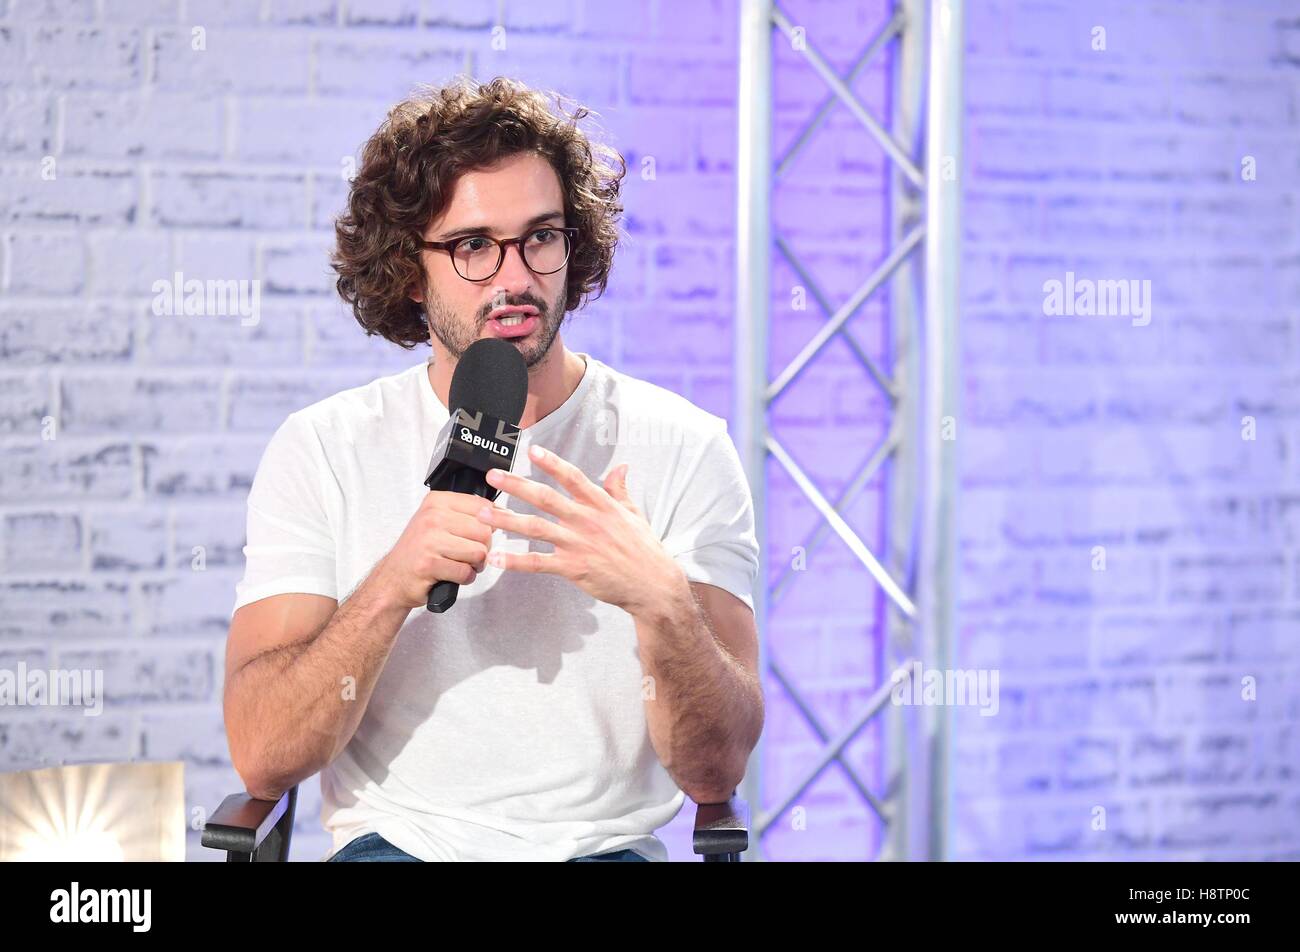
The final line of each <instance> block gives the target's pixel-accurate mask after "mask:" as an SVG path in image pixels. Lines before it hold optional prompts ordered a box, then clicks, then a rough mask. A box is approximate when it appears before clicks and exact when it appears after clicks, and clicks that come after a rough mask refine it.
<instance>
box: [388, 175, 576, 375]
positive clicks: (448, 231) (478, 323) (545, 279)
mask: <svg viewBox="0 0 1300 952" xmlns="http://www.w3.org/2000/svg"><path fill="white" fill-rule="evenodd" d="M565 224H566V223H565V220H564V195H563V192H562V190H561V188H560V178H559V176H558V175H556V174H555V169H553V168H552V167H551V165H550V163H549V162H547V161H546V160H545V159H543V158H542V157H540V156H538V155H534V154H531V153H525V154H520V155H515V156H511V157H509V158H507V159H503V160H502V161H501V162H499V163H497V164H496V165H493V166H490V167H488V168H483V169H476V170H474V171H470V172H466V173H464V174H463V175H461V177H460V178H459V179H457V181H456V184H455V185H454V186H453V189H452V195H451V201H449V202H448V203H447V206H446V207H445V208H444V209H443V211H442V214H441V215H440V216H439V217H437V218H435V219H434V220H433V221H432V222H430V224H429V227H428V228H426V229H425V231H424V237H425V239H426V240H429V241H447V240H451V239H453V238H465V237H470V236H473V235H491V236H492V237H493V238H516V237H519V236H521V235H525V234H527V233H528V232H530V231H531V230H533V229H534V228H538V227H540V226H543V225H552V226H556V227H560V226H563V225H565ZM552 240H555V241H560V240H562V239H561V237H560V236H559V235H554V236H552ZM483 244H484V243H483V242H479V243H478V245H479V246H482V245H483ZM488 248H489V251H491V247H490V245H489V246H488ZM519 250H520V249H519V246H518V245H509V246H507V248H506V256H505V260H504V261H502V262H501V269H500V270H499V271H497V273H496V274H494V275H492V276H491V277H490V278H487V279H486V280H481V281H468V280H466V279H465V278H463V277H461V276H460V275H459V274H458V273H457V271H456V268H455V266H454V265H453V263H452V258H451V255H449V254H448V253H447V252H446V251H441V250H433V249H426V250H425V251H424V252H423V255H422V257H423V261H424V268H425V275H426V277H427V280H428V285H429V300H428V301H427V302H426V303H425V312H426V314H427V316H428V321H429V329H430V332H431V333H432V335H433V336H434V337H436V338H437V339H438V341H439V342H440V343H441V344H442V346H443V347H445V348H446V349H447V351H448V353H449V354H450V355H451V359H452V360H459V359H460V356H461V354H463V353H464V352H465V350H466V348H468V347H469V345H470V344H472V343H474V341H476V340H479V339H480V338H483V337H501V338H502V339H503V340H506V341H507V342H508V343H511V344H513V345H514V346H515V347H517V348H518V349H519V353H520V354H521V355H522V356H523V358H524V363H525V364H527V365H528V366H529V367H532V366H533V365H534V364H536V363H538V361H540V360H541V359H542V358H543V357H545V356H546V353H547V351H549V350H550V347H551V344H552V343H553V342H554V341H555V338H556V335H557V334H559V331H560V324H561V322H562V321H563V319H564V299H565V292H566V282H567V279H568V273H569V267H568V264H567V263H566V264H565V266H564V267H563V268H561V269H560V270H559V271H556V272H555V273H554V274H535V273H534V272H532V271H530V270H529V269H528V267H527V266H525V264H524V262H523V260H522V259H521V258H520V254H519ZM534 263H536V262H534ZM471 273H472V272H471ZM412 297H413V298H414V299H415V300H417V301H419V300H421V295H420V293H419V291H418V289H417V291H416V292H415V293H414V294H413V295H412ZM511 305H523V306H524V307H525V309H527V308H529V307H531V308H533V309H535V311H536V313H535V314H528V313H525V314H524V322H523V325H522V327H523V328H524V329H525V330H527V332H526V333H523V334H522V335H521V336H511V335H514V334H518V332H519V331H520V327H514V328H511V327H509V326H507V325H502V324H500V323H498V322H497V321H496V320H494V319H493V318H494V317H495V316H497V314H498V309H500V308H503V307H509V306H511ZM502 316H506V317H509V316H510V315H508V314H506V315H502ZM528 328H531V329H528Z"/></svg>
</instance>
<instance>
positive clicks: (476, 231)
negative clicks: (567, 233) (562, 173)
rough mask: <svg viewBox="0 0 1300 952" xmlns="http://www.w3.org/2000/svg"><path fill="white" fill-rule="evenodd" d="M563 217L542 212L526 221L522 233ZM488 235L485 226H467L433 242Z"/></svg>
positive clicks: (488, 232)
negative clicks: (463, 236) (462, 236)
mask: <svg viewBox="0 0 1300 952" xmlns="http://www.w3.org/2000/svg"><path fill="white" fill-rule="evenodd" d="M563 217H564V212H543V213H542V214H540V215H534V216H533V217H532V218H530V219H528V222H527V223H526V224H525V225H524V231H527V230H528V229H530V228H532V227H534V226H535V225H540V224H542V222H545V221H550V220H551V219H552V218H563ZM490 234H492V229H491V228H488V227H487V226H486V225H467V226H466V227H464V228H456V229H454V230H453V231H449V232H445V233H444V234H443V236H442V237H441V238H435V239H434V240H435V241H448V240H450V239H452V238H455V237H457V236H459V235H490Z"/></svg>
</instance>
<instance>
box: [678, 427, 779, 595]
mask: <svg viewBox="0 0 1300 952" xmlns="http://www.w3.org/2000/svg"><path fill="white" fill-rule="evenodd" d="M663 544H664V548H665V549H667V550H668V554H669V555H671V556H672V557H673V558H674V559H676V561H677V563H678V564H679V565H681V566H682V568H683V570H684V571H685V572H686V577H687V578H688V579H690V580H691V581H693V582H705V583H707V584H709V585H716V586H717V587H718V588H722V589H726V590H727V591H728V592H730V593H731V594H733V595H735V596H736V597H737V598H739V599H740V600H741V601H743V602H744V603H745V604H746V605H748V606H749V607H750V609H751V610H752V609H753V607H754V595H753V593H754V585H755V583H756V581H757V579H758V572H759V561H758V540H757V538H756V536H755V532H754V499H753V495H752V494H751V493H750V489H749V481H748V479H746V477H745V470H744V467H743V466H742V465H741V463H740V454H738V453H737V452H736V448H735V446H734V445H733V444H732V442H731V437H730V436H729V435H728V433H727V430H726V427H725V425H724V426H720V427H718V429H717V430H716V431H715V432H714V433H713V434H712V435H710V436H709V437H708V438H707V439H706V440H704V442H703V445H702V449H701V451H700V453H699V455H698V456H696V458H695V465H693V466H691V467H690V471H689V472H688V473H686V474H685V475H684V477H683V478H682V480H681V481H680V482H679V483H678V495H677V502H676V505H675V506H674V507H673V510H672V515H671V516H670V517H669V520H668V524H667V527H666V529H665V532H664V537H663Z"/></svg>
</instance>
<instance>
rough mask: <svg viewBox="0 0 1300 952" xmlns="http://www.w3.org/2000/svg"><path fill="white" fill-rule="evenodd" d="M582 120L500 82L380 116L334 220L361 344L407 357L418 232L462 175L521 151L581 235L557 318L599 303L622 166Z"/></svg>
mask: <svg viewBox="0 0 1300 952" xmlns="http://www.w3.org/2000/svg"><path fill="white" fill-rule="evenodd" d="M548 95H549V98H550V99H551V100H552V101H553V102H554V104H555V109H554V111H553V110H552V109H551V108H550V104H549V103H548ZM570 105H571V106H572V107H573V108H572V109H570V108H568V107H569V106H570ZM589 115H592V113H591V110H589V109H587V108H585V107H583V106H581V105H577V104H576V103H572V102H571V101H570V100H568V99H566V98H565V97H563V96H561V95H559V94H557V93H553V92H552V93H549V94H547V93H543V92H540V91H538V90H534V89H530V88H529V87H527V86H525V85H524V84H522V83H520V82H518V81H516V80H512V79H507V78H505V77H497V78H496V79H493V80H492V81H490V82H488V83H482V84H480V83H478V82H475V81H474V80H472V79H468V78H458V79H457V80H455V81H453V82H452V83H450V84H449V85H446V86H443V87H435V86H419V87H417V88H416V90H415V92H414V93H413V94H412V95H411V96H410V97H409V98H407V99H405V100H403V101H402V102H400V103H398V104H397V105H396V106H393V107H392V108H391V109H389V111H388V116H387V118H386V119H385V120H384V122H383V123H382V124H381V125H380V127H379V129H378V130H377V131H376V132H375V134H374V135H373V136H371V137H370V139H369V141H368V142H366V145H365V148H364V149H363V150H362V154H361V167H360V169H359V170H358V172H357V174H356V177H355V178H354V179H353V181H352V187H351V191H350V192H349V194H348V201H347V210H346V211H345V212H344V213H343V214H341V215H340V216H338V218H336V219H335V223H334V232H335V237H336V240H337V246H336V248H335V250H334V253H333V254H332V255H331V257H330V264H331V266H332V267H333V268H334V270H335V271H336V272H337V273H338V276H339V277H338V281H337V282H336V287H337V288H338V292H339V294H340V295H341V296H342V298H343V300H344V301H346V302H347V303H348V304H350V305H351V306H352V313H353V314H354V315H355V316H356V319H357V323H359V324H360V325H361V326H362V327H363V328H365V331H366V334H367V336H370V335H374V334H378V335H380V336H381V337H384V338H385V339H387V340H390V341H392V342H393V343H394V344H397V345H399V346H401V347H403V348H405V349H407V350H410V349H412V348H414V347H415V346H416V345H417V344H427V343H429V327H428V324H427V323H426V319H425V312H424V306H423V305H422V304H420V303H417V302H415V301H412V300H411V299H410V297H409V294H410V291H411V290H412V288H414V287H421V288H424V287H425V275H424V269H423V268H422V267H421V264H420V245H419V242H420V239H421V238H422V237H423V233H424V229H425V228H427V227H428V224H429V222H430V221H432V220H433V219H434V218H436V217H437V216H438V215H439V214H440V213H441V212H442V210H443V209H444V208H445V207H446V204H447V202H448V200H449V199H450V197H451V192H452V189H453V187H454V185H455V182H456V179H457V178H458V177H459V176H460V175H461V174H462V173H464V172H468V171H471V170H473V169H479V168H484V167H486V166H489V165H492V164H493V163H495V162H496V161H498V160H500V159H504V158H508V157H510V156H512V155H516V154H519V153H523V152H535V153H537V154H539V155H541V156H542V157H543V158H545V159H546V160H547V161H549V162H550V164H551V166H552V167H553V168H554V169H555V172H556V174H557V175H558V176H559V178H560V186H561V188H562V189H563V191H564V214H565V220H566V222H567V223H568V224H569V225H573V226H576V227H577V228H578V229H579V233H578V239H577V242H576V244H575V246H574V248H573V252H572V256H571V257H570V259H569V264H568V268H569V271H568V286H567V288H566V291H567V294H566V297H565V303H564V309H565V311H566V312H568V311H572V310H576V309H577V308H579V307H581V306H582V305H583V304H585V303H586V302H587V301H588V300H589V299H591V298H595V297H599V296H600V295H601V294H602V293H603V292H604V290H605V285H606V282H607V281H608V279H609V271H610V267H611V266H612V265H613V261H614V248H615V246H616V245H617V243H618V219H619V217H620V216H621V215H622V212H623V206H622V205H621V204H620V202H619V189H620V187H621V185H622V180H623V176H624V175H625V174H626V172H627V164H626V162H625V161H624V160H623V157H622V156H621V155H619V153H618V152H617V151H615V150H614V149H612V148H609V147H608V146H606V145H604V144H602V143H599V142H597V141H594V140H593V139H591V138H589V137H588V135H587V134H586V133H585V132H584V131H582V130H580V129H579V127H578V123H579V122H580V121H581V120H583V119H585V118H586V117H588V116H589ZM426 290H427V289H426ZM425 300H428V295H427V293H426V294H425Z"/></svg>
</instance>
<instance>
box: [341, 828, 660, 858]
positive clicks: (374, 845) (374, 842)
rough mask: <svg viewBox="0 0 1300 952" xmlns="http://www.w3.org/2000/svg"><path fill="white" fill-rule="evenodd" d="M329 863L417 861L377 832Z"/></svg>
mask: <svg viewBox="0 0 1300 952" xmlns="http://www.w3.org/2000/svg"><path fill="white" fill-rule="evenodd" d="M329 861H330V862H331V863H418V862H420V860H418V859H416V858H415V857H414V856H412V855H411V854H410V853H407V852H404V851H403V850H399V849H398V848H397V847H396V846H394V845H393V844H392V843H390V842H388V840H386V839H384V838H383V837H382V836H380V835H379V834H378V833H367V834H366V835H365V836H359V837H357V838H356V839H355V840H353V841H352V842H351V843H348V844H347V845H346V846H344V847H343V849H341V850H339V851H338V852H337V853H335V854H334V855H333V856H331V857H330V858H329ZM569 862H570V863H598V862H613V863H648V862H650V861H649V860H648V859H646V858H645V857H644V856H642V855H641V854H640V853H638V852H637V851H636V850H614V851H613V852H612V853H598V854H596V855H594V856H575V857H574V858H573V859H571V860H569Z"/></svg>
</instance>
